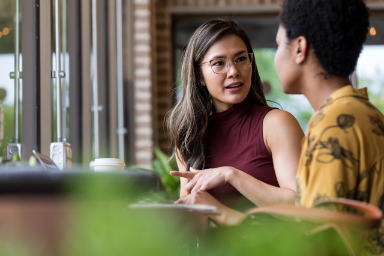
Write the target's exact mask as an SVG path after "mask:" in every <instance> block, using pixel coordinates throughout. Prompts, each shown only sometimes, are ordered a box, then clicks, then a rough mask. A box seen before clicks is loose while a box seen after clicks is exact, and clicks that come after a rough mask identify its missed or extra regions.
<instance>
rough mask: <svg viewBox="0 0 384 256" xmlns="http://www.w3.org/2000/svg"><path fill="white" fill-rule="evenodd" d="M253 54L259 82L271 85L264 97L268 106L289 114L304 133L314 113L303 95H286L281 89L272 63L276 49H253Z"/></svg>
mask: <svg viewBox="0 0 384 256" xmlns="http://www.w3.org/2000/svg"><path fill="white" fill-rule="evenodd" d="M254 54H255V60H256V64H257V68H258V70H259V75H260V78H261V81H262V82H269V84H270V85H271V91H270V92H269V93H268V94H266V95H265V97H266V99H267V100H269V102H268V104H269V106H271V107H276V108H281V109H283V110H285V111H288V112H290V113H291V114H292V115H293V116H294V117H295V118H296V119H297V121H298V122H299V123H300V126H301V128H302V129H303V131H304V132H305V131H306V129H307V126H308V122H309V119H310V118H311V116H312V114H313V113H314V111H313V109H312V107H311V105H310V104H309V102H308V100H307V99H306V98H305V97H304V96H303V95H288V94H285V93H284V92H283V90H282V89H281V84H280V80H279V76H278V75H277V71H276V68H275V63H274V59H275V54H276V49H274V48H270V49H269V48H265V49H254ZM274 102H275V103H274ZM276 103H277V104H276ZM280 106H281V107H280Z"/></svg>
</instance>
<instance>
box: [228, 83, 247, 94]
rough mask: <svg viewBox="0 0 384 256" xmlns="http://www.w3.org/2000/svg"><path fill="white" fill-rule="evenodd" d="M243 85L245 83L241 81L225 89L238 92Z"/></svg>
mask: <svg viewBox="0 0 384 256" xmlns="http://www.w3.org/2000/svg"><path fill="white" fill-rule="evenodd" d="M242 87H243V84H241V83H239V84H235V85H230V86H227V87H225V89H226V90H228V91H230V92H237V91H240V90H241V88H242Z"/></svg>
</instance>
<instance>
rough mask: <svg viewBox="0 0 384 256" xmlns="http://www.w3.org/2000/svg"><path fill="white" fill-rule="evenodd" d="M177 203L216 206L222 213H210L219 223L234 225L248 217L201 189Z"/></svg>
mask: <svg viewBox="0 0 384 256" xmlns="http://www.w3.org/2000/svg"><path fill="white" fill-rule="evenodd" d="M174 203H175V204H207V205H212V206H216V208H217V210H218V211H220V212H221V215H208V216H209V217H210V218H211V219H212V220H213V221H215V222H216V223H217V224H219V225H227V226H233V225H238V224H240V223H241V222H242V221H243V220H244V219H245V217H246V215H245V214H243V213H241V212H238V211H235V210H233V209H231V208H228V207H227V206H225V205H223V204H222V203H220V202H219V201H218V200H217V199H216V198H214V197H213V196H212V195H211V194H209V193H208V192H206V191H202V190H199V191H197V192H194V193H192V194H190V195H188V196H186V197H184V198H180V199H179V200H177V201H176V202H174Z"/></svg>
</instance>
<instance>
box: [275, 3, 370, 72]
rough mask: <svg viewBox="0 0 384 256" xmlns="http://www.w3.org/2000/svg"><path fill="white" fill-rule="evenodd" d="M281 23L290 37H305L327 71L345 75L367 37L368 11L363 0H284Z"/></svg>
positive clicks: (352, 68) (351, 69)
mask: <svg viewBox="0 0 384 256" xmlns="http://www.w3.org/2000/svg"><path fill="white" fill-rule="evenodd" d="M280 25H281V26H283V27H284V28H285V29H286V31H287V35H286V36H287V38H288V40H289V41H291V40H292V39H295V38H297V37H299V36H304V37H305V38H306V39H307V40H308V42H309V44H310V45H311V46H312V47H313V49H314V52H315V55H316V57H317V58H318V59H319V61H320V64H321V66H322V68H323V69H324V70H325V71H326V72H327V73H326V75H331V76H348V75H350V74H351V73H352V72H353V70H354V69H355V66H356V63H357V59H358V58H359V55H360V52H361V50H362V48H363V44H364V42H365V40H366V38H367V33H368V27H369V12H368V8H367V7H366V6H365V4H364V2H363V0H284V2H283V5H282V10H281V13H280Z"/></svg>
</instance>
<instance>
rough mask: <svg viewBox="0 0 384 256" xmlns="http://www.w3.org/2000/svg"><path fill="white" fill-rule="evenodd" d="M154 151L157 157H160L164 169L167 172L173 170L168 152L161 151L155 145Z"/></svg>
mask: <svg viewBox="0 0 384 256" xmlns="http://www.w3.org/2000/svg"><path fill="white" fill-rule="evenodd" d="M153 151H154V152H155V155H156V158H157V159H159V161H160V162H161V164H162V165H163V167H164V170H165V171H166V172H167V173H170V172H171V171H172V168H171V165H170V163H169V161H168V159H169V157H168V156H167V155H166V154H164V153H163V151H161V150H160V149H159V148H158V147H154V148H153Z"/></svg>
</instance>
